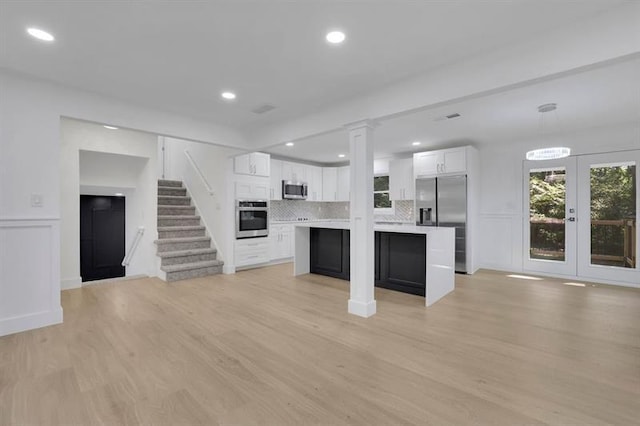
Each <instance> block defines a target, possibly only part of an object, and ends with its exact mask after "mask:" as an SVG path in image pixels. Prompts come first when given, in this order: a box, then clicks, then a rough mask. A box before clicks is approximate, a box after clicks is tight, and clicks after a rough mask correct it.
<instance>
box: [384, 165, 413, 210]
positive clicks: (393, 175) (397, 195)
mask: <svg viewBox="0 0 640 426" xmlns="http://www.w3.org/2000/svg"><path fill="white" fill-rule="evenodd" d="M414 182H415V181H414V179H413V159H412V158H406V159H403V160H393V161H391V162H389V198H390V199H391V200H394V201H397V200H413V194H414V192H415V188H414V186H415V184H414Z"/></svg>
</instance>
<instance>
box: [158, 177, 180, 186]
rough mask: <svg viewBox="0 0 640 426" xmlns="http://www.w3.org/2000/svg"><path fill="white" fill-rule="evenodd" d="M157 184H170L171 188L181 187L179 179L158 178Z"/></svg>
mask: <svg viewBox="0 0 640 426" xmlns="http://www.w3.org/2000/svg"><path fill="white" fill-rule="evenodd" d="M158 186H170V187H172V188H182V182H181V181H179V180H169V179H159V180H158Z"/></svg>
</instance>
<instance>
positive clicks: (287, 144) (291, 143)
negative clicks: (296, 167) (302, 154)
mask: <svg viewBox="0 0 640 426" xmlns="http://www.w3.org/2000/svg"><path fill="white" fill-rule="evenodd" d="M285 145H286V146H293V142H287V143H285Z"/></svg>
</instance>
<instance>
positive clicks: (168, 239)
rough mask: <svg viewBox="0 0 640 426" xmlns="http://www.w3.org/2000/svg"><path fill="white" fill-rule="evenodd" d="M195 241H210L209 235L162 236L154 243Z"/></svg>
mask: <svg viewBox="0 0 640 426" xmlns="http://www.w3.org/2000/svg"><path fill="white" fill-rule="evenodd" d="M197 241H211V237H184V238H163V239H161V240H156V241H155V243H156V244H173V243H195V242H197Z"/></svg>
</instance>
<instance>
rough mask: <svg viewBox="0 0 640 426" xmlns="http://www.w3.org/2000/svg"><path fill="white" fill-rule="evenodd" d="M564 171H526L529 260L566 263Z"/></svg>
mask: <svg viewBox="0 0 640 426" xmlns="http://www.w3.org/2000/svg"><path fill="white" fill-rule="evenodd" d="M566 172H567V171H566V169H565V168H564V167H562V168H555V169H554V168H551V169H536V170H530V171H529V231H530V234H529V235H530V239H529V258H530V259H542V260H552V261H561V262H564V261H565V222H564V212H565V205H566V194H567V189H566V187H565V181H566Z"/></svg>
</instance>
